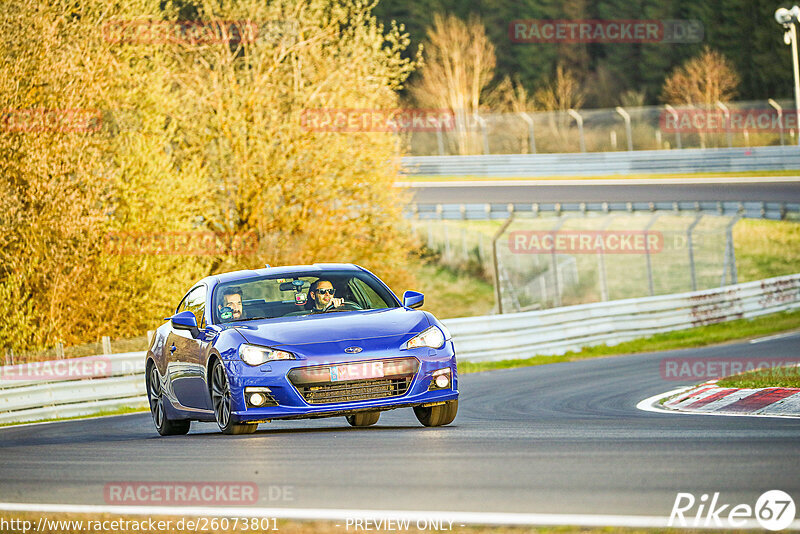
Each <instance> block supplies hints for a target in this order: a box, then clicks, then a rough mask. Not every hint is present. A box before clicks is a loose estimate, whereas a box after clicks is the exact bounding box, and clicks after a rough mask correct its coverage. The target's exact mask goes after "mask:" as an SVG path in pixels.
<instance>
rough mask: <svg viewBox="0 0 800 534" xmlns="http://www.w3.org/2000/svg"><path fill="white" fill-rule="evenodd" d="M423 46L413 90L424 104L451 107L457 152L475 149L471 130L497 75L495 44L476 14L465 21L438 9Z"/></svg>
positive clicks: (426, 105) (443, 107) (469, 151)
mask: <svg viewBox="0 0 800 534" xmlns="http://www.w3.org/2000/svg"><path fill="white" fill-rule="evenodd" d="M423 49H424V54H425V65H424V67H423V69H422V77H421V79H420V80H419V83H416V84H415V85H414V86H413V87H412V88H411V93H412V95H413V96H414V98H415V100H416V101H417V103H418V104H419V105H420V106H422V107H430V108H437V109H448V110H451V111H452V112H453V113H454V114H455V128H456V139H457V145H458V153H459V154H470V153H473V152H474V151H475V150H476V147H475V146H474V145H475V143H474V141H472V140H471V137H472V136H470V131H469V130H470V125H471V124H474V120H473V116H474V115H475V114H476V113H477V112H478V111H479V109H480V106H481V99H482V97H483V96H484V90H485V89H486V88H487V86H488V84H489V82H490V81H491V80H492V78H493V77H494V68H495V63H496V58H495V54H494V45H493V44H492V43H491V41H490V40H489V38H488V37H487V36H486V29H485V28H484V26H483V23H482V22H481V20H480V19H479V18H478V17H477V16H471V17H470V18H469V20H468V21H467V22H464V21H463V20H461V19H459V18H458V17H456V16H454V15H447V16H445V15H442V14H441V13H437V14H436V15H434V17H433V26H431V27H430V28H428V30H427V40H426V41H425V43H424V45H423Z"/></svg>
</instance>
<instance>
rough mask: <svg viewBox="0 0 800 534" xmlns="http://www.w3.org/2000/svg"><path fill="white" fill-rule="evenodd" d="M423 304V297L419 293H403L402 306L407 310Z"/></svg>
mask: <svg viewBox="0 0 800 534" xmlns="http://www.w3.org/2000/svg"><path fill="white" fill-rule="evenodd" d="M424 302H425V295H423V294H422V293H420V292H419V291H406V292H405V293H403V306H405V307H407V308H419V307H420V306H422V304H423V303H424Z"/></svg>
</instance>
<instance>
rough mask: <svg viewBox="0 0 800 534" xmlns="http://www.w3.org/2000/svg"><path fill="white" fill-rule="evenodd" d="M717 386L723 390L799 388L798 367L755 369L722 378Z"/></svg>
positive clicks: (799, 373)
mask: <svg viewBox="0 0 800 534" xmlns="http://www.w3.org/2000/svg"><path fill="white" fill-rule="evenodd" d="M717 385H718V386H721V387H724V388H800V367H798V366H785V367H775V368H770V369H756V370H753V371H747V372H746V373H741V374H738V375H733V376H729V377H727V378H723V379H722V380H720V381H718V382H717Z"/></svg>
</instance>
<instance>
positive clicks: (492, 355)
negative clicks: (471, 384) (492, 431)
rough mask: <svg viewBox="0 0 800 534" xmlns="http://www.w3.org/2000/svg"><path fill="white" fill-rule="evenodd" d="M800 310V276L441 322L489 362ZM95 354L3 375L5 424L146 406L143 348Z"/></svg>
mask: <svg viewBox="0 0 800 534" xmlns="http://www.w3.org/2000/svg"><path fill="white" fill-rule="evenodd" d="M797 308H800V274H795V275H789V276H781V277H777V278H770V279H767V280H761V281H757V282H748V283H744V284H738V285H733V286H726V287H722V288H717V289H711V290H705V291H696V292H691V293H683V294H678V295H664V296H657V297H646V298H639V299H629V300H619V301H611V302H598V303H592V304H581V305H578V306H568V307H562V308H554V309H549V310H542V311H533V312H525V313H514V314H507V315H494V316H484V317H467V318H461V319H448V320H445V321H443V322H444V324H445V325H446V326H447V328H448V329H449V330H450V332H451V333H452V334H453V340H454V342H455V344H456V350H457V354H458V358H459V360H461V361H491V360H503V359H520V358H527V357H529V356H534V355H537V354H542V355H554V354H563V353H564V352H567V351H570V350H580V349H581V348H582V347H586V346H590V345H597V344H604V343H605V344H609V345H614V344H617V343H620V342H623V341H628V340H631V339H636V338H641V337H646V336H649V335H652V334H656V333H661V332H669V331H672V330H681V329H685V328H691V327H695V326H701V325H706V324H712V323H718V322H723V321H729V320H733V319H739V318H752V317H757V316H759V315H764V314H768V313H775V312H779V311H785V310H791V309H797ZM92 358H94V359H97V358H108V359H109V360H110V361H111V364H110V369H111V370H110V372H108V373H106V375H109V376H108V377H107V378H90V379H78V380H45V381H42V380H38V381H37V380H8V379H4V380H0V423H11V422H22V421H33V420H38V419H50V418H59V417H71V416H77V415H88V414H92V413H99V412H101V411H103V410H108V409H113V408H118V407H123V406H133V407H145V406H146V405H147V397H146V392H145V386H144V353H143V352H132V353H127V354H116V355H111V356H102V357H92ZM76 360H81V359H80V358H78V359H76ZM59 361H60V362H64V361H65V360H59ZM55 363H56V362H39V364H38V365H40V366H45V367H46V366H47V365H50V366H52V365H53V364H55ZM23 365H27V364H23ZM32 365H33V364H32ZM10 367H13V369H10ZM10 367H2V368H0V376H8V375H9V373H10V374H11V375H13V376H20V372H21V370H20V366H10ZM23 370H24V369H23ZM32 372H35V371H32Z"/></svg>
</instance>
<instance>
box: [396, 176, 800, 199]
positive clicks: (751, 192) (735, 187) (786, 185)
mask: <svg viewBox="0 0 800 534" xmlns="http://www.w3.org/2000/svg"><path fill="white" fill-rule="evenodd" d="M553 182H556V183H557V182H558V181H557V180H554V181H553ZM579 182H581V183H575V184H574V185H564V184H563V183H562V184H559V185H555V184H554V185H550V184H542V185H539V184H537V185H525V184H524V183H517V184H512V185H489V184H488V181H487V182H483V183H482V185H475V184H474V183H473V184H469V183H464V182H460V183H452V184H450V185H438V184H437V185H434V184H415V186H414V187H413V188H410V189H409V191H410V192H411V194H412V201H413V202H418V203H436V204H438V203H443V204H444V203H454V204H471V203H486V202H489V203H492V202H671V201H676V202H681V201H698V202H703V201H714V202H716V201H722V202H727V201H730V202H747V201H751V202H800V182H781V181H772V182H771V181H769V178H764V181H763V182H758V183H717V184H714V183H712V184H708V183H701V184H696V183H669V180H649V181H646V182H648V183H635V181H634V180H631V181H630V182H631V183H628V184H617V183H611V184H604V183H603V181H598V180H591V181H590V180H580V181H579Z"/></svg>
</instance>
